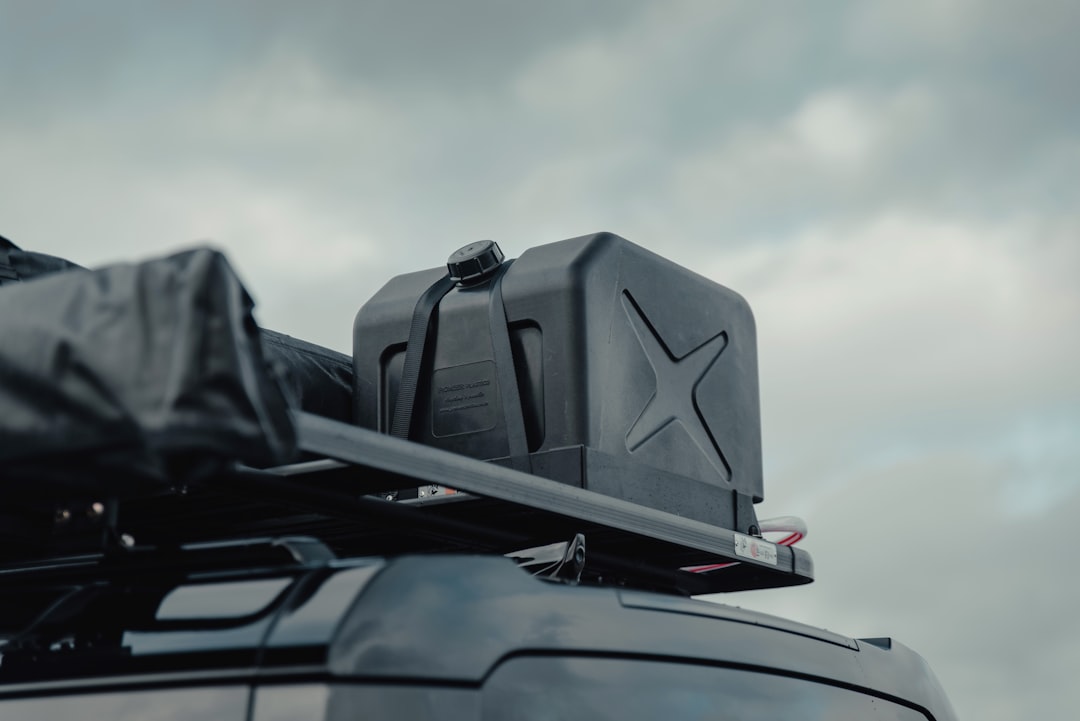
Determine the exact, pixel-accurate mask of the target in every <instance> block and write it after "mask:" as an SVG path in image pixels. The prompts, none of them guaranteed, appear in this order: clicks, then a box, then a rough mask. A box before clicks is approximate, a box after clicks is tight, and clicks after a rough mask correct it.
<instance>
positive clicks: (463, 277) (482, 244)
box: [446, 240, 505, 285]
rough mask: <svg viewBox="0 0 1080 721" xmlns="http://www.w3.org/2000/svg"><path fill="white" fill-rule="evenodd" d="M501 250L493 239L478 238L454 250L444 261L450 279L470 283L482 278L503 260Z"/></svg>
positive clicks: (493, 270)
mask: <svg viewBox="0 0 1080 721" xmlns="http://www.w3.org/2000/svg"><path fill="white" fill-rule="evenodd" d="M504 257H505V256H503V252H502V250H500V249H499V245H498V243H496V242H495V241H494V240H478V241H476V242H475V243H469V244H468V245H466V246H464V247H463V248H458V249H457V250H455V251H454V252H453V253H452V254H451V255H450V257H449V258H448V259H447V261H446V267H447V269H448V270H449V271H450V280H452V281H454V282H455V283H460V284H462V285H472V284H474V283H479V282H480V281H482V280H484V279H485V278H487V277H488V276H490V275H491V274H492V273H494V272H495V270H496V269H497V268H498V267H499V265H500V264H501V263H502V262H503V258H504Z"/></svg>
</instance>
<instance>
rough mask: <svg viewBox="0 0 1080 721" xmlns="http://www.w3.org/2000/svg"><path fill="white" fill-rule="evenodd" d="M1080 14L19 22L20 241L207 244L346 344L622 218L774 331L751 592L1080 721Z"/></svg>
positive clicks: (1035, 9)
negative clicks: (407, 294) (410, 280)
mask: <svg viewBox="0 0 1080 721" xmlns="http://www.w3.org/2000/svg"><path fill="white" fill-rule="evenodd" d="M1078 33H1080V3H1075V2H1070V1H1069V0H1060V1H1055V0H1025V1H1024V2H1019V1H1017V2H1005V1H1001V0H995V1H993V2H978V3H976V2H973V1H967V0H909V1H908V2H895V1H892V2H881V3H872V2H859V3H844V2H828V3H826V2H804V3H797V4H796V3H792V4H782V3H751V2H723V1H721V0H708V1H703V2H667V3H659V2H657V3H647V2H632V1H630V0H607V1H599V0H594V1H592V2H580V1H573V2H571V1H566V2H563V1H555V0H545V2H533V3H524V2H493V1H491V2H484V1H482V0H465V1H462V0H458V1H455V2H442V1H438V0H432V1H431V2H402V1H397V2H352V3H344V2H320V3H308V4H304V5H303V6H301V4H300V3H295V2H285V1H280V2H278V1H273V0H260V1H259V2H254V1H251V2H229V3H222V2H183V3H181V2H174V3H155V2H116V1H114V0H96V2H93V3H84V2H71V3H66V4H63V3H53V2H46V1H44V0H26V1H20V0H0V103H2V105H0V234H3V235H5V236H7V237H9V238H11V239H12V240H14V241H15V242H17V243H19V244H21V245H22V246H23V247H26V248H32V249H36V250H40V251H44V252H49V253H53V254H57V255H63V256H67V257H69V258H71V259H73V260H75V261H77V262H80V263H83V264H86V265H98V264H103V263H108V262H113V261H120V260H137V259H143V258H147V257H150V256H154V255H158V254H161V253H165V252H169V251H173V250H177V249H180V248H184V247H189V246H191V245H193V244H196V243H205V242H210V243H212V244H214V245H216V246H217V247H220V248H222V249H224V250H225V251H226V252H227V253H228V255H229V256H230V258H231V260H232V261H233V264H234V265H235V266H236V267H237V269H238V270H239V272H240V274H241V276H242V277H243V278H244V280H245V282H246V284H247V285H248V286H249V288H250V290H251V292H252V294H253V295H254V296H255V298H256V301H257V303H258V308H257V317H258V319H259V321H260V322H261V323H262V324H263V325H266V326H269V327H273V328H276V329H278V330H281V331H283V332H286V333H289V334H292V335H295V336H300V337H303V338H306V339H309V340H313V341H316V342H319V343H322V344H324V345H328V346H331V347H334V348H337V349H339V350H343V351H346V352H348V351H349V350H350V349H351V342H352V341H351V337H350V334H351V324H352V318H353V315H354V314H355V312H356V310H357V308H359V306H360V305H361V304H362V303H363V302H364V300H366V299H367V298H368V297H369V296H370V295H371V294H372V293H373V292H374V291H375V290H376V289H377V288H378V287H379V285H381V283H382V282H384V281H385V280H386V279H388V278H389V277H391V276H392V275H395V274H397V273H401V272H405V271H409V270H414V269H419V268H426V267H431V266H435V265H439V264H440V263H442V262H443V261H444V260H445V258H446V256H447V255H448V254H449V253H450V252H451V251H453V250H454V249H455V248H457V247H459V246H460V245H463V244H464V243H466V242H468V241H471V240H475V239H478V238H494V239H496V240H497V241H498V242H499V243H500V244H501V245H502V247H503V249H504V250H505V251H506V252H507V254H508V255H509V256H516V255H519V254H520V253H521V252H523V251H524V250H525V249H526V248H528V247H530V246H533V245H538V244H541V243H547V242H552V241H556V240H560V239H563V238H568V237H573V236H577V235H583V234H586V233H590V232H593V231H597V230H610V231H613V232H616V233H619V234H620V235H623V236H624V237H626V238H628V239H630V240H632V241H634V242H636V243H638V244H640V245H643V246H646V247H648V248H650V249H652V250H654V251H656V252H658V253H661V254H662V255H665V256H667V257H669V258H671V259H672V260H675V261H676V262H679V263H681V264H683V265H686V266H688V267H690V268H693V269H695V270H697V271H698V272H700V273H703V274H705V275H707V276H709V277H710V278H712V279H714V280H716V281H718V282H720V283H723V284H725V285H727V286H729V287H731V288H733V289H735V290H737V291H739V292H740V293H741V294H743V295H744V296H745V297H746V298H747V299H748V300H749V301H750V303H751V305H752V306H753V307H754V309H755V312H756V317H757V324H758V332H759V343H760V349H759V353H760V359H761V368H760V373H761V383H762V413H763V417H764V447H765V464H766V466H765V470H766V486H765V488H766V496H767V500H766V502H765V503H764V504H763V505H762V506H761V507H759V509H758V512H759V516H761V517H764V516H769V515H780V514H788V513H794V514H799V515H802V516H803V517H805V518H806V519H807V521H808V522H809V524H810V537H809V538H808V539H807V540H806V541H805V542H804V544H805V547H806V548H807V549H808V550H809V551H810V552H811V553H812V554H813V555H814V558H815V561H816V566H817V579H818V580H817V581H816V583H814V584H813V585H812V586H809V587H804V588H799V589H789V590H785V591H769V592H759V593H756V594H740V595H739V596H738V597H737V598H736V599H733V600H734V601H735V602H737V603H739V604H741V605H744V606H749V607H754V608H760V609H762V610H767V611H770V612H775V613H780V614H782V615H787V616H792V617H795V618H798V619H800V620H804V621H807V622H809V623H813V624H815V625H819V626H825V627H828V628H830V629H833V630H836V631H840V632H843V633H846V634H849V635H853V636H859V635H875V636H876V635H891V636H894V637H895V638H897V639H898V640H900V641H902V642H904V643H906V644H908V645H910V646H912V647H913V648H915V649H916V650H918V651H919V652H920V653H922V654H923V655H924V656H925V657H926V658H927V659H928V660H929V661H930V663H931V665H932V666H933V667H934V668H935V669H936V671H937V672H938V675H939V676H940V678H941V680H942V682H943V684H944V685H945V687H946V688H947V690H948V691H949V692H950V695H951V697H952V699H953V702H954V705H955V706H956V707H957V710H958V711H959V712H960V714H961V715H962V716H963V717H967V718H973V719H974V718H977V719H983V720H987V721H989V720H993V719H1013V718H1024V717H1026V718H1066V717H1069V716H1070V715H1072V714H1074V713H1075V710H1076V709H1077V708H1080V684H1077V683H1076V682H1075V678H1074V677H1075V674H1076V672H1077V670H1078V669H1080V613H1077V609H1078V608H1080V579H1078V578H1077V568H1078V563H1077V561H1076V560H1075V557H1076V553H1075V552H1074V551H1073V549H1072V547H1071V544H1072V536H1073V535H1075V534H1074V524H1076V523H1077V521H1078V520H1080V471H1078V468H1080V372H1078V369H1080V283H1078V282H1077V275H1078V271H1080V79H1078V77H1077V74H1078V72H1080V42H1077V37H1078Z"/></svg>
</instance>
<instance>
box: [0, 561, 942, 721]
mask: <svg viewBox="0 0 1080 721" xmlns="http://www.w3.org/2000/svg"><path fill="white" fill-rule="evenodd" d="M282 579H284V581H282ZM275 580H276V581H278V582H277V583H276V584H275V583H274V581H275ZM46 586H48V584H46ZM49 587H52V588H55V584H54V585H53V586H49ZM42 588H44V587H42ZM134 588H138V589H140V590H141V592H142V594H143V597H144V598H143V600H145V597H146V596H147V594H149V597H150V598H151V599H152V602H151V605H152V606H154V607H155V608H156V609H159V610H158V611H154V612H152V613H149V614H148V613H147V612H146V608H145V607H144V606H145V604H144V603H143V600H141V599H140V598H139V597H138V595H137V594H133V593H131V591H132V589H134ZM29 589H30V587H29V586H27V587H24V588H23V589H22V595H21V596H20V597H19V598H21V599H22V602H25V600H26V599H27V598H28V597H30V596H29V594H28V591H29ZM94 589H96V593H98V594H100V598H98V599H97V600H94V599H93V598H92V596H93V593H94ZM155 590H156V591H157V592H158V593H157V594H156V595H155ZM66 592H67V593H68V594H71V595H70V596H69V598H76V596H75V594H77V593H78V592H81V593H83V594H84V598H83V600H82V601H81V602H80V601H78V600H74V601H71V602H70V603H68V604H67V606H68V608H67V610H66V611H64V612H62V613H59V616H60V617H59V618H57V619H54V620H53V621H50V620H49V619H48V614H46V615H45V616H44V621H42V619H40V618H39V621H38V623H37V624H36V628H35V627H33V626H31V627H24V628H23V631H22V633H21V634H20V633H12V632H11V631H12V629H10V628H9V627H7V628H5V631H6V632H7V634H6V635H8V637H9V644H8V645H7V646H5V647H2V648H0V697H2V696H11V695H26V694H35V693H38V692H40V689H42V688H43V684H45V685H47V686H48V687H49V688H50V689H51V691H52V692H57V691H62V690H65V689H67V690H76V689H78V688H85V687H87V686H92V687H93V688H95V689H98V688H102V687H103V685H104V686H108V685H109V684H112V683H119V684H130V683H133V682H135V681H136V680H137V679H140V678H141V679H146V678H147V677H148V674H151V675H153V676H154V679H152V680H154V682H168V683H192V682H198V683H205V682H208V681H210V682H222V681H223V680H226V679H230V678H234V679H250V678H252V677H258V678H262V679H264V680H267V681H272V680H274V679H279V680H280V679H291V680H295V679H304V678H309V679H339V680H356V681H386V682H394V683H402V682H408V683H420V682H431V683H437V684H466V685H470V686H479V685H481V684H482V683H483V682H484V680H485V679H486V678H487V677H488V676H489V675H490V674H491V673H492V672H493V671H494V670H495V669H496V668H497V667H498V666H499V665H500V664H501V663H503V662H504V661H506V660H507V659H510V658H515V657H520V656H527V655H533V654H537V655H552V654H555V655H566V656H578V655H590V656H610V657H620V658H648V659H651V660H667V661H672V662H679V663H689V664H704V665H716V666H724V667H734V668H742V669H754V670H760V671H765V672H767V673H771V674H779V675H784V676H792V677H797V678H803V679H809V680H814V681H818V682H823V683H827V684H831V685H838V686H842V687H845V688H851V689H856V690H861V691H864V692H867V693H870V694H873V695H875V696H878V697H881V698H886V699H890V700H893V701H897V702H900V703H904V704H906V705H909V706H913V707H916V708H918V709H920V710H925V711H929V712H930V713H931V714H934V715H938V714H941V715H940V717H941V718H948V713H947V712H944V711H943V709H945V708H946V707H947V706H946V704H947V702H946V701H945V700H944V696H943V695H942V694H941V691H940V689H939V688H938V686H937V683H936V681H935V680H934V677H933V675H932V674H931V673H930V671H929V669H928V668H927V666H926V664H925V663H924V662H923V660H922V659H921V658H920V657H919V656H918V655H916V654H915V653H913V652H911V651H910V650H908V649H907V648H906V647H904V646H902V645H900V644H896V643H892V642H889V641H887V640H873V641H865V640H855V639H851V638H847V637H845V636H842V635H839V634H836V633H832V632H829V631H823V630H821V629H817V628H813V627H810V626H805V625H802V624H799V623H795V622H792V621H788V620H785V619H781V618H777V617H773V616H768V615H765V614H760V613H756V612H753V611H747V610H743V609H738V608H734V607H730V606H725V605H720V604H714V603H708V602H704V601H698V600H694V599H688V598H680V597H676V596H668V595H663V594H657V593H649V592H643V591H635V590H629V589H617V588H604V587H590V586H574V585H569V584H565V583H559V582H551V581H544V580H540V579H537V578H534V577H532V576H530V575H528V574H527V573H525V572H524V571H522V570H521V569H519V568H516V567H515V565H514V563H513V562H511V561H510V560H508V559H504V558H499V557H494V556H459V555H442V556H438V555H424V556H406V557H402V558H398V559H394V560H389V561H384V560H381V559H354V560H351V561H347V562H340V561H331V562H322V563H315V564H307V565H305V566H302V567H297V568H292V569H288V568H287V569H279V570H274V569H262V570H258V569H252V568H248V569H245V570H243V571H240V572H221V571H217V572H213V573H189V574H186V575H185V576H184V577H183V578H179V577H169V575H168V574H167V573H166V572H164V571H163V572H162V574H159V576H158V577H156V580H155V577H153V576H151V577H147V576H146V575H145V574H140V575H139V576H138V578H137V579H135V578H132V579H129V580H128V581H125V580H124V579H123V578H120V577H117V578H114V579H113V580H111V581H109V582H107V583H102V582H100V581H99V582H96V583H94V582H91V583H86V584H83V585H81V586H71V587H67V589H66ZM245 594H246V596H247V599H248V600H247V602H244V601H243V600H242V597H244V596H245ZM182 597H183V598H186V600H182ZM12 598H13V597H11V596H8V597H7V598H4V599H2V600H0V603H3V605H4V606H5V607H7V606H9V604H10V603H11V601H12ZM166 598H171V599H172V601H170V602H169V603H165V602H164V599H166ZM238 599H240V601H239V603H240V610H239V611H237V604H238ZM80 604H81V605H80ZM167 606H168V607H169V610H168V611H167V612H166V611H165V609H166V607H167ZM56 607H58V606H54V608H56ZM103 607H108V611H107V612H106V611H103ZM6 610H7V609H5V611H6ZM54 613H56V612H55V611H54ZM162 613H164V616H165V617H161V614H162ZM223 614H224V615H223ZM237 614H239V615H237ZM5 615H6V616H7V617H8V618H11V616H10V615H9V614H7V613H5ZM109 620H111V621H112V622H113V623H112V624H110V622H109ZM50 624H51V626H50ZM91 627H92V628H95V629H100V628H109V629H110V630H112V631H114V632H117V633H115V634H114V640H115V641H116V643H115V645H114V646H111V647H110V646H109V645H108V643H106V641H105V640H104V639H103V640H102V642H101V643H100V644H99V645H98V646H97V647H96V648H87V649H81V650H80V649H79V648H75V649H71V650H64V649H63V648H61V645H62V644H60V643H59V642H58V639H61V638H66V637H74V636H75V635H77V633H78V632H80V631H81V632H86V631H88V630H90V628H91ZM12 640H14V641H16V643H14V644H13V643H10V641H12ZM35 640H36V641H38V643H37V644H36V646H35V643H34V642H35ZM33 649H36V651H35V652H36V653H37V657H36V660H29V659H27V658H26V655H27V654H28V653H30V651H31V650H33ZM46 649H49V650H48V651H47V650H46Z"/></svg>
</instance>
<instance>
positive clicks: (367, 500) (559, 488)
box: [222, 413, 813, 595]
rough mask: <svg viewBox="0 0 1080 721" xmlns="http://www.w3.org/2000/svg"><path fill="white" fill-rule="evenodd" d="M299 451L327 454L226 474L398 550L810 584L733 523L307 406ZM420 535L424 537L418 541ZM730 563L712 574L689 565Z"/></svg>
mask: <svg viewBox="0 0 1080 721" xmlns="http://www.w3.org/2000/svg"><path fill="white" fill-rule="evenodd" d="M295 419H296V425H297V428H298V430H299V437H300V445H301V448H302V449H303V450H304V451H307V452H309V453H312V454H316V455H319V456H323V457H325V458H327V459H332V460H330V461H317V462H313V463H303V464H296V465H293V466H284V467H279V468H273V469H268V470H265V471H246V472H243V473H236V474H232V475H230V476H229V477H227V478H223V479H222V481H223V482H224V483H225V485H228V486H230V487H231V488H233V489H234V490H238V491H241V492H244V493H252V492H258V493H259V494H265V495H264V497H273V498H276V499H278V500H280V501H283V502H286V503H289V504H292V505H294V506H297V507H304V508H307V509H309V510H312V511H315V512H317V513H320V514H326V515H329V516H334V517H339V518H346V519H355V520H359V521H362V522H363V523H365V524H366V529H367V532H368V534H370V537H369V539H368V540H369V541H370V542H373V545H374V546H376V547H381V548H382V549H383V552H384V553H386V552H388V553H393V552H395V550H396V549H397V548H398V547H397V546H395V542H394V540H393V538H394V537H398V536H400V535H401V534H407V535H408V536H409V538H410V540H409V541H408V542H405V543H401V545H400V546H399V547H400V548H401V550H424V551H441V550H467V551H477V552H489V553H490V552H498V553H504V554H513V553H514V552H515V551H518V550H520V549H523V548H527V547H530V546H538V545H541V544H545V543H551V542H553V541H567V542H569V541H570V539H573V538H575V536H576V535H577V534H583V535H584V536H585V538H587V539H588V544H589V546H588V554H587V560H586V563H585V573H584V577H585V578H594V579H595V578H603V579H604V580H605V581H610V582H616V583H620V584H625V585H630V586H638V587H651V588H658V589H663V590H667V591H675V592H678V593H682V594H687V595H693V594H703V593H714V592H721V591H733V590H748V589H754V588H772V587H781V586H792V585H799V584H803V583H809V582H810V581H811V580H813V562H812V560H811V558H810V555H809V554H808V553H807V552H806V551H804V550H802V549H798V548H792V547H789V546H783V545H777V544H771V543H769V542H767V541H764V540H762V539H760V538H758V537H749V536H747V535H745V534H740V533H737V532H734V531H731V530H727V529H723V528H719V527H716V526H712V525H709V524H707V523H703V522H701V521H696V520H693V519H689V518H684V517H680V516H676V515H673V514H670V513H665V512H663V511H658V510H655V509H652V508H647V507H645V506H641V505H637V504H634V503H630V502H628V501H624V500H621V499H617V498H612V497H608V496H604V495H601V494H599V493H596V492H593V491H589V490H586V489H583V488H578V487H574V486H570V485H566V484H563V483H559V482H556V481H551V480H548V479H545V478H540V477H538V476H534V475H530V474H527V473H523V472H520V471H516V470H513V469H511V468H506V467H503V466H499V465H496V464H493V463H487V462H483V461H478V460H475V459H472V458H469V457H466V456H462V455H458V454H455V453H450V452H447V451H443V450H439V449H437V448H432V447H430V446H424V445H420V444H417V443H414V442H410V441H406V440H402V439H399V438H395V437H393V436H388V435H385V434H380V433H376V432H374V431H371V430H367V429H364V428H359V427H356V426H352V425H348V424H345V423H340V422H337V421H333V420H330V419H327V418H322V417H320V416H315V415H312V414H308V413H297V414H296V415H295ZM428 485H430V486H437V487H450V488H453V489H455V490H457V491H458V493H455V494H452V495H435V496H428V497H426V498H417V499H415V500H412V501H402V502H387V501H385V500H382V499H381V498H375V497H370V496H360V495H357V492H359V493H361V494H368V493H374V492H376V491H381V490H386V489H398V488H406V487H417V486H421V487H423V486H428ZM417 539H425V540H424V541H422V542H420V547H416V544H417V543H418V541H417ZM729 563H737V564H738V565H733V566H725V567H724V568H722V569H719V570H716V571H713V572H694V571H691V570H685V569H687V567H694V566H707V565H711V564H729Z"/></svg>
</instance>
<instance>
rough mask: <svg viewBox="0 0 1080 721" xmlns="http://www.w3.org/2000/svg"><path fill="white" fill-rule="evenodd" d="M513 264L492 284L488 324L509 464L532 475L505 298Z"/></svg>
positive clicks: (505, 268) (506, 264) (504, 265)
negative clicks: (505, 283) (505, 284)
mask: <svg viewBox="0 0 1080 721" xmlns="http://www.w3.org/2000/svg"><path fill="white" fill-rule="evenodd" d="M512 262H513V261H510V260H508V261H506V262H505V263H503V264H502V267H501V268H499V272H498V275H496V276H495V279H494V280H493V281H492V282H491V299H490V301H489V302H488V322H489V324H490V326H491V349H492V351H493V352H494V354H495V372H496V374H498V377H499V393H500V394H501V395H502V407H503V418H504V419H505V421H506V440H507V443H508V444H509V446H510V465H511V467H512V468H514V470H518V471H523V472H525V473H532V460H531V459H530V458H529V439H528V437H527V436H526V435H525V413H524V409H523V408H522V405H521V395H520V394H519V393H518V382H517V371H516V370H515V366H514V352H513V349H512V348H511V347H510V319H509V318H507V317H506V305H505V304H504V303H503V295H502V280H503V276H505V275H506V270H507V268H509V267H510V264H511V263H512Z"/></svg>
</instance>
